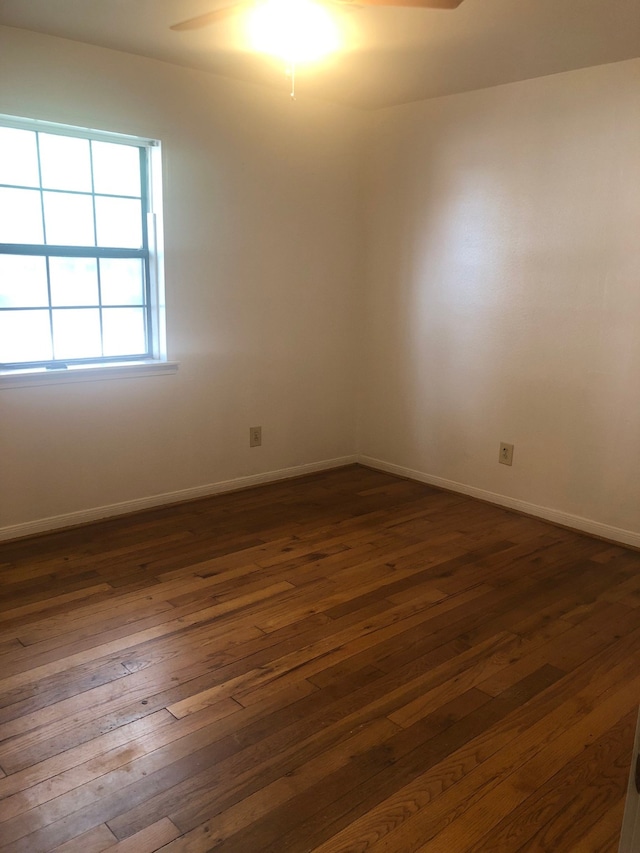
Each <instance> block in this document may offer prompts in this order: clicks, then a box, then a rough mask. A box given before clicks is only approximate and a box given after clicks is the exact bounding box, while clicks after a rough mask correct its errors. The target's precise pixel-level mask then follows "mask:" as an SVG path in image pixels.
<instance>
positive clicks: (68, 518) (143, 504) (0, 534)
mask: <svg viewBox="0 0 640 853" xmlns="http://www.w3.org/2000/svg"><path fill="white" fill-rule="evenodd" d="M357 461H358V457H357V456H356V455H355V454H354V455H351V456H340V457H338V458H337V459H325V460H323V461H322V462H310V463H308V464H306V465H295V466H293V467H292V468H280V469H278V470H276V471H265V472H264V473H262V474H251V475H249V476H247V477H236V478H234V479H233V480H220V481H219V482H217V483H207V484H206V485H204V486H195V487H194V488H191V489H180V490H178V491H176V492H165V493H164V494H159V495H150V496H149V497H146V498H136V499H135V500H131V501H122V502H121V503H117V504H109V505H107V506H99V507H93V508H91V509H87V510H80V511H78V512H68V513H65V514H64V515H55V516H50V517H48V518H41V519H37V520H36V521H27V522H24V523H22V524H14V525H12V526H9V527H0V541H7V540H9V539H23V538H25V537H27V536H35V535H37V534H39V533H49V532H50V531H52V530H59V529H61V528H64V527H77V526H78V525H80V524H88V523H90V522H92V521H100V520H101V519H105V518H113V517H115V516H118V515H127V514H128V513H132V512H139V511H140V510H144V509H153V507H158V506H165V505H166V504H177V503H183V502H184V501H191V500H197V499H198V498H206V497H210V496H211V495H219V494H222V493H223V492H236V491H240V490H241V489H247V488H250V487H251V486H260V485H263V484H265V483H275V482H277V481H278V480H290V479H293V478H294V477H303V476H304V475H305V474H314V473H316V472H317V471H328V470H330V469H331V468H342V467H343V466H345V465H352V464H354V463H355V462H357Z"/></svg>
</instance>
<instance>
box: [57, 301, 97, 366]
mask: <svg viewBox="0 0 640 853" xmlns="http://www.w3.org/2000/svg"><path fill="white" fill-rule="evenodd" d="M52 314H53V351H54V355H55V357H56V358H60V359H66V358H68V359H71V358H97V357H99V356H101V355H102V345H101V341H100V311H99V310H98V309H97V308H57V309H56V308H54V310H53V312H52Z"/></svg>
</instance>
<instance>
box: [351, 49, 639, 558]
mask: <svg viewBox="0 0 640 853" xmlns="http://www.w3.org/2000/svg"><path fill="white" fill-rule="evenodd" d="M369 138H370V139H371V145H370V162H369V172H368V176H367V177H368V190H369V194H368V204H367V214H368V219H367V261H368V265H367V269H368V272H367V282H366V293H367V304H366V308H365V312H364V313H365V316H366V336H367V344H366V353H365V359H364V362H363V363H364V364H365V365H367V369H366V373H365V376H364V381H363V391H362V397H363V400H362V407H361V425H360V450H361V452H362V453H363V454H364V455H365V457H368V458H370V459H375V460H381V461H382V462H385V463H391V465H392V466H399V468H400V469H406V470H408V471H409V472H412V473H413V474H414V475H417V476H422V477H423V478H424V479H427V480H432V481H434V482H441V483H443V484H444V485H447V484H451V483H456V484H458V485H456V488H459V487H460V486H462V487H463V488H464V489H466V490H467V491H469V492H471V493H475V494H483V495H485V496H488V497H493V498H494V499H499V500H500V501H502V502H503V503H507V504H509V503H510V504H511V505H514V506H519V507H520V508H522V509H531V510H534V511H536V512H540V511H542V513H543V514H544V513H545V512H546V513H547V515H548V517H553V518H555V519H556V520H559V521H562V520H564V521H566V522H567V523H570V524H571V523H576V524H582V522H580V518H582V519H586V520H587V521H588V520H592V521H594V522H597V524H594V525H591V526H589V524H587V525H585V524H582V526H583V527H585V529H592V530H594V531H595V532H600V533H602V534H604V535H616V536H618V535H620V536H621V538H623V539H624V538H625V537H626V541H629V542H634V543H635V544H638V545H640V476H639V462H640V236H639V235H640V192H639V188H640V60H632V61H629V62H624V63H619V64H615V65H607V66H600V67H597V68H590V69H585V70H581V71H576V72H571V73H567V74H560V75H557V76H552V77H546V78H542V79H537V80H530V81H526V82H523V83H516V84H513V85H507V86H501V87H498V88H494V89H488V90H483V91H476V92H471V93H467V94H463V95H457V96H452V97H447V98H441V99H438V100H433V101H429V102H422V103H419V104H411V105H407V106H403V107H397V108H393V109H388V110H384V111H381V112H379V113H377V114H376V115H375V117H374V119H373V127H372V129H371V131H370V133H369ZM500 441H508V442H512V443H514V444H515V454H514V464H513V467H512V468H508V467H505V466H503V465H498V464H497V456H498V444H499V442H500ZM394 470H398V468H397V467H396V468H394ZM487 493H490V494H487ZM548 510H551V512H548ZM565 514H566V515H565ZM574 516H575V517H579V518H577V519H576V518H574ZM600 525H603V526H602V527H601V526H600ZM607 526H611V527H613V528H621V529H622V530H623V531H625V530H626V531H630V532H631V533H620V531H617V532H616V531H614V530H611V529H610V528H608V527H607Z"/></svg>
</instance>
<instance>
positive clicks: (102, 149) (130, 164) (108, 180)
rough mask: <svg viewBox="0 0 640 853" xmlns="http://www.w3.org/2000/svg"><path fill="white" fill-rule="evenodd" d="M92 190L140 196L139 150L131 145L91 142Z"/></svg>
mask: <svg viewBox="0 0 640 853" xmlns="http://www.w3.org/2000/svg"><path fill="white" fill-rule="evenodd" d="M92 148H93V180H94V192H97V193H106V194H108V195H134V196H140V152H139V149H138V148H134V147H133V146H131V145H116V144H114V143H112V142H93V143H92Z"/></svg>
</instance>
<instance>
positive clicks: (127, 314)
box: [102, 308, 146, 356]
mask: <svg viewBox="0 0 640 853" xmlns="http://www.w3.org/2000/svg"><path fill="white" fill-rule="evenodd" d="M102 334H103V341H104V354H105V355H111V356H117V355H143V354H144V353H145V351H146V341H145V328H144V311H143V309H142V308H105V309H104V310H103V312H102Z"/></svg>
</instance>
